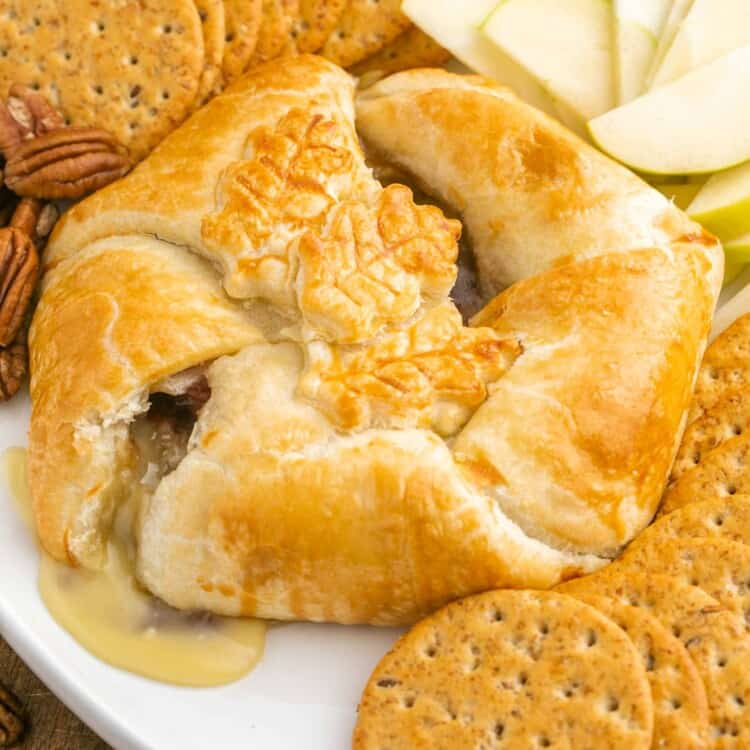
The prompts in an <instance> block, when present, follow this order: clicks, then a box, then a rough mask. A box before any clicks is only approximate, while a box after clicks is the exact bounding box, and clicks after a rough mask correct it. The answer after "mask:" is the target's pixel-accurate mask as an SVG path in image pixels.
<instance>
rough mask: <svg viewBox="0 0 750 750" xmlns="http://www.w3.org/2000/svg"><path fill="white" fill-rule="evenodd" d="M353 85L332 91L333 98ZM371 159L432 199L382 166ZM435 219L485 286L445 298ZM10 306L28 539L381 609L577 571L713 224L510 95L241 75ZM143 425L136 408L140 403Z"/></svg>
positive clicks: (615, 500) (208, 584) (718, 255)
mask: <svg viewBox="0 0 750 750" xmlns="http://www.w3.org/2000/svg"><path fill="white" fill-rule="evenodd" d="M355 112H356V115H355ZM360 137H361V138H362V139H363V142H364V143H365V145H366V147H367V149H368V152H369V153H371V154H372V158H373V159H375V160H377V161H379V162H387V163H389V164H392V165H395V166H396V167H397V168H398V169H399V170H401V171H403V173H405V174H408V175H409V176H410V179H412V180H413V181H414V182H413V184H414V185H417V186H419V187H420V189H421V190H424V191H425V192H426V193H428V194H429V195H431V196H434V198H435V200H437V201H438V202H439V204H440V205H441V206H442V207H443V209H439V208H437V207H435V206H432V205H418V204H417V203H415V201H414V198H413V194H412V192H411V190H410V189H409V188H407V187H404V186H403V185H399V184H390V185H388V186H385V187H384V186H383V185H381V183H380V182H378V181H377V180H376V179H375V177H374V176H373V172H372V170H371V169H370V167H369V166H368V163H367V162H366V161H365V158H364V155H363V151H362V149H361V147H360V142H359V138H360ZM444 211H446V212H447V213H449V214H453V215H456V216H459V217H460V218H461V220H462V221H463V228H464V231H465V234H466V235H467V236H468V238H469V240H470V242H471V243H472V245H473V252H474V255H475V257H476V263H477V266H478V271H479V279H480V286H481V292H482V297H483V300H484V303H485V305H486V306H485V307H484V308H483V309H482V310H481V311H480V312H479V313H478V314H477V315H476V316H475V317H474V318H473V320H471V323H470V324H465V323H464V322H463V320H462V316H461V313H460V312H459V309H458V308H457V306H456V304H454V302H453V301H452V299H451V292H452V289H453V288H454V285H455V282H456V276H457V256H458V240H459V235H460V233H461V230H462V227H461V224H460V223H459V221H458V220H456V219H450V218H446V214H445V213H444ZM46 260H47V271H46V275H45V278H44V284H43V292H42V296H41V301H40V303H39V306H38V308H37V311H36V314H35V317H34V321H33V327H32V332H31V353H32V383H31V391H32V401H33V415H32V423H31V436H30V478H31V490H32V495H33V502H34V510H35V514H36V520H37V524H38V529H39V534H40V537H41V540H42V542H43V544H44V546H45V548H46V549H47V550H48V551H49V552H50V553H51V554H52V555H54V556H55V557H56V558H58V559H60V560H63V561H67V562H68V563H70V564H72V565H79V566H86V567H92V568H95V567H97V566H100V565H102V564H103V562H104V559H105V556H106V542H107V538H108V534H109V532H110V526H111V523H112V518H113V514H114V513H115V510H116V508H117V507H118V505H119V504H120V503H122V502H123V501H124V500H125V499H127V498H128V497H131V496H133V495H134V494H135V493H136V492H137V493H140V494H139V497H140V499H139V503H140V507H139V512H138V521H137V524H136V528H135V529H134V534H135V538H136V544H137V571H138V577H139V579H140V580H141V582H142V583H143V585H144V586H146V587H147V588H148V589H149V590H150V591H151V592H153V593H154V594H156V595H157V596H159V597H161V598H162V599H164V600H165V601H167V602H168V603H170V604H172V605H174V606H176V607H179V608H200V609H205V610H210V611H213V612H216V613H221V614H229V615H254V616H260V617H267V618H276V619H304V620H328V621H335V622H341V623H377V624H394V623H408V622H411V621H413V620H415V619H416V618H418V617H419V616H421V615H423V614H424V613H426V612H428V611H430V610H433V609H434V608H436V607H437V606H438V605H440V604H442V603H444V602H446V601H448V600H451V599H454V598H456V597H460V596H464V595H466V594H470V593H473V592H477V591H482V590H485V589H489V588H493V587H521V586H523V587H547V586H551V585H553V584H555V583H557V582H558V581H560V580H561V579H565V578H568V577H572V576H575V575H579V574H582V573H585V572H587V571H592V570H594V569H596V568H597V567H600V566H601V565H603V564H605V563H606V562H607V561H608V559H610V558H611V557H613V556H615V555H617V553H618V551H619V550H620V548H621V547H622V546H623V545H624V544H626V543H627V542H628V541H629V540H630V539H631V538H632V537H633V536H634V535H635V534H637V533H638V532H639V531H640V530H641V529H642V528H643V527H644V526H645V525H646V524H647V523H648V522H649V521H650V519H651V518H652V516H653V515H654V512H655V510H656V508H657V505H658V502H659V498H660V495H661V493H662V490H663V487H664V485H665V482H666V478H667V474H668V472H669V469H670V465H671V463H672V460H673V457H674V455H675V451H676V448H677V445H678V441H679V438H680V434H681V431H682V428H683V423H684V419H685V413H686V409H687V406H688V402H689V399H690V396H691V391H692V387H693V383H694V379H695V375H696V369H697V363H698V362H699V360H700V358H701V356H702V353H703V350H704V346H705V342H706V337H707V334H708V330H709V324H710V320H711V316H712V313H713V309H714V305H715V302H716V298H717V294H718V291H719V288H720V284H721V278H722V271H723V268H722V264H723V256H722V252H721V247H720V245H719V243H718V241H717V240H715V239H714V238H713V237H711V236H710V235H708V234H706V233H705V232H704V231H703V230H702V229H701V228H700V227H699V226H697V225H696V224H694V223H692V222H691V221H690V220H689V219H688V218H686V216H685V215H684V214H683V213H681V212H680V211H679V210H677V209H676V208H675V207H674V206H673V205H672V204H671V203H670V202H669V201H667V200H666V199H665V198H664V197H663V196H662V195H661V194H659V193H658V192H656V191H655V190H652V189H651V188H650V187H648V186H647V185H646V184H645V183H643V182H642V181H641V180H640V179H638V178H637V177H635V176H634V175H632V174H631V173H630V172H628V171H627V170H625V169H624V168H621V167H620V166H618V165H616V164H615V163H613V162H612V161H610V160H609V159H607V158H606V157H604V156H603V155H601V154H600V153H598V152H597V151H595V150H594V149H592V148H590V147H589V146H588V145H586V144H585V143H583V142H582V141H580V140H579V139H577V138H576V137H575V136H574V135H572V134H571V133H569V132H568V131H567V130H565V129H564V128H563V127H561V126H560V125H558V124H557V123H556V122H554V121H552V120H550V119H549V118H547V117H546V116H545V115H543V114H541V113H539V112H537V111H536V110H534V109H532V108H530V107H528V106H527V105H525V104H524V103H522V102H521V101H519V100H518V99H517V98H516V97H515V96H514V95H513V94H512V93H510V92H509V91H508V90H506V89H504V88H501V87H498V86H495V85H493V84H492V83H490V82H488V81H486V80H484V79H481V78H477V77H460V76H457V75H453V74H450V73H447V72H443V71H439V70H420V71H411V72H407V73H402V74H397V75H395V76H392V77H390V78H388V79H385V80H383V81H381V82H380V83H378V84H376V85H375V86H374V87H372V88H370V89H368V90H366V91H365V92H363V93H361V94H360V95H359V97H358V98H357V99H356V101H355V89H354V82H353V81H352V79H351V78H350V77H349V76H348V75H347V74H346V73H345V72H344V71H342V70H340V69H339V68H337V67H335V66H334V65H332V64H330V63H328V62H326V61H324V60H323V59H320V58H316V57H312V56H302V57H296V58H287V59H284V60H283V61H281V62H274V63H271V64H269V65H266V66H263V67H260V68H258V69H257V70H255V71H254V72H253V73H252V74H250V75H248V76H247V77H245V78H244V79H242V80H240V81H238V82H237V83H236V84H235V85H233V86H232V87H231V88H229V89H228V90H227V91H226V93H224V94H222V95H221V96H219V97H217V98H216V99H214V100H213V101H212V102H211V103H210V104H208V105H207V106H206V107H205V108H204V109H203V110H201V111H200V112H198V113H196V114H195V115H194V116H193V117H192V118H191V119H190V120H189V121H188V122H187V123H186V124H185V125H184V126H182V127H181V128H180V129H179V130H178V131H176V132H175V133H174V134H172V135H171V136H170V137H169V138H168V139H167V140H166V141H164V143H163V144H162V145H161V146H160V147H159V148H158V149H157V150H156V151H155V152H154V153H153V154H152V155H151V156H150V157H149V158H148V159H147V160H146V161H144V162H143V163H142V164H141V165H140V166H139V167H138V168H137V169H136V170H135V171H134V172H133V173H132V174H130V175H129V176H128V177H126V178H125V179H123V180H120V181H119V182H117V183H115V184H113V185H111V186H110V187H108V188H106V189H104V190H101V191H100V192H98V193H97V194H95V195H94V196H92V197H91V198H89V199H88V200H86V201H84V202H82V203H80V204H78V205H77V206H75V207H74V208H73V209H72V210H71V211H69V212H68V213H67V215H66V216H65V218H64V219H63V221H62V222H61V223H60V225H59V226H58V228H57V230H56V233H55V234H54V236H53V238H52V241H51V243H50V245H49V249H48V254H47V258H46ZM144 425H145V428H144Z"/></svg>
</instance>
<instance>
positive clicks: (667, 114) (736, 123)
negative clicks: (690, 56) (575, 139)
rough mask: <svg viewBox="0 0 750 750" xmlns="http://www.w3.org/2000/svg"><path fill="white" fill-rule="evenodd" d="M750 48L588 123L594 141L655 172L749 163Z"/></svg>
mask: <svg viewBox="0 0 750 750" xmlns="http://www.w3.org/2000/svg"><path fill="white" fill-rule="evenodd" d="M749 90H750V45H746V46H744V47H741V48H740V49H737V50H734V51H732V52H730V53H729V54H727V55H724V56H723V57H721V58H719V59H718V60H716V61H715V62H712V63H709V64H708V65H704V66H703V67H701V68H698V69H697V70H694V71H693V72H691V73H688V74H687V75H686V76H683V77H682V78H678V79H677V80H676V81H674V82H673V83H668V84H667V85H666V86H662V87H660V88H658V89H654V90H653V91H650V92H649V93H647V94H645V95H644V96H641V97H639V98H638V99H635V100H633V101H632V102H629V103H628V104H625V105H623V106H622V107H618V108H617V109H615V110H612V111H611V112H607V113H606V114H604V115H602V116H601V117H597V118H596V119H594V120H592V121H591V122H590V123H589V132H590V133H591V137H592V139H593V140H594V142H595V143H596V144H597V145H598V146H599V147H600V148H601V149H602V150H603V151H606V152H607V153H608V154H610V155H611V156H613V157H614V158H615V159H618V160H619V161H621V162H623V163H624V164H627V165H628V166H629V167H632V168H633V169H636V170H637V171H639V172H649V173H651V174H705V173H709V172H718V171H719V170H722V169H728V168H729V167H733V166H735V165H737V164H741V163H742V162H744V161H748V160H749V159H750V99H748V98H747V97H746V96H745V92H747V91H749Z"/></svg>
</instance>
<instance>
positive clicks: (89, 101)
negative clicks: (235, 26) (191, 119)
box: [0, 0, 204, 161]
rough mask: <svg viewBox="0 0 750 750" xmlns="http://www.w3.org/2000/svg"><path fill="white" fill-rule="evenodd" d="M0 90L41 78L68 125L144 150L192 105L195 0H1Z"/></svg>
mask: <svg viewBox="0 0 750 750" xmlns="http://www.w3.org/2000/svg"><path fill="white" fill-rule="evenodd" d="M4 10H5V12H3V13H0V50H2V51H3V54H0V92H2V93H3V94H5V93H7V91H8V89H9V88H10V86H11V84H13V83H15V82H19V83H23V84H26V85H30V86H33V87H35V88H37V89H38V90H39V91H40V92H41V93H43V94H44V95H45V96H47V97H48V98H49V100H50V101H51V102H52V103H53V104H54V105H55V106H57V107H58V108H59V109H60V111H61V112H62V113H63V115H64V116H65V117H66V119H67V121H68V122H70V123H71V124H73V125H97V126H99V127H101V128H104V129H106V130H108V131H110V132H111V133H112V134H113V135H114V136H115V137H117V138H118V140H120V141H121V142H122V143H123V144H124V145H125V146H127V147H128V148H129V150H130V155H131V158H132V159H133V160H136V161H137V160H139V159H141V158H143V157H144V156H146V155H147V154H148V153H149V152H150V151H151V150H152V149H153V148H154V146H156V145H157V144H158V143H159V141H161V140H162V138H164V137H165V136H166V135H167V134H168V133H170V132H171V131H172V130H174V129H175V128H176V127H177V126H178V125H179V124H180V123H181V122H182V121H183V120H184V119H185V117H186V116H187V115H188V114H189V112H190V110H191V108H192V106H193V103H194V101H195V98H196V94H197V92H198V83H199V79H200V77H201V75H202V73H203V62H204V54H203V33H202V30H201V22H200V18H199V17H198V12H197V10H196V8H195V4H194V3H193V0H173V2H170V3H169V4H165V3H153V2H151V3H147V4H144V3H142V2H139V0H66V2H65V3H60V2H56V0H5V3H4Z"/></svg>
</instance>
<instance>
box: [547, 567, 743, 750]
mask: <svg viewBox="0 0 750 750" xmlns="http://www.w3.org/2000/svg"><path fill="white" fill-rule="evenodd" d="M556 590H558V591H561V592H564V593H566V594H570V595H571V596H578V595H584V596H588V595H590V594H596V595H598V596H605V597H608V598H610V599H615V600H616V601H618V602H623V603H625V604H630V605H632V606H634V607H642V608H645V609H646V610H647V611H648V612H649V614H651V615H653V616H654V617H655V618H656V619H657V620H659V622H661V624H662V625H664V627H666V628H667V629H668V630H671V631H672V633H673V634H674V635H675V636H676V637H677V638H679V639H680V641H681V642H682V644H683V645H684V646H685V648H686V649H687V652H688V654H689V655H690V658H691V659H692V660H693V663H694V664H695V667H696V669H697V670H698V674H699V675H700V677H701V680H702V681H703V686H704V687H705V689H706V697H707V699H708V721H709V739H710V741H711V745H710V747H714V748H722V749H725V748H726V749H727V750H730V749H731V750H740V749H741V748H745V747H748V746H749V745H750V670H748V669H747V664H749V663H750V661H749V660H750V637H748V634H747V631H746V630H745V628H744V626H743V623H742V621H741V619H740V618H739V617H738V616H737V614H736V613H734V612H731V611H730V610H728V609H726V608H724V607H723V606H722V605H721V604H719V602H717V601H716V599H714V598H713V597H712V596H710V595H709V594H707V593H706V592H705V591H703V590H702V589H699V588H698V587H697V586H690V585H688V584H686V583H683V582H682V581H680V580H678V579H677V578H673V577H671V576H666V575H660V574H650V573H649V574H646V573H643V572H639V571H636V570H633V569H631V568H628V569H625V568H618V566H615V565H611V566H610V567H609V568H605V569H604V570H602V571H600V572H599V573H595V574H594V575H591V576H586V577H585V578H578V579H576V580H574V581H568V582H566V583H564V584H561V585H560V586H558V587H557V589H556Z"/></svg>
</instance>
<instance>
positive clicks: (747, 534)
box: [628, 495, 750, 552]
mask: <svg viewBox="0 0 750 750" xmlns="http://www.w3.org/2000/svg"><path fill="white" fill-rule="evenodd" d="M690 537H696V538H699V539H701V538H721V539H728V540H729V541H732V542H741V543H743V544H750V495H734V496H733V497H715V498H713V499H711V500H704V501H703V502H696V503H690V504H689V505H686V506H684V507H683V508H680V509H679V510H675V511H674V512H673V513H668V514H667V515H665V516H662V517H661V518H660V519H659V520H658V521H657V522H656V523H654V524H651V526H649V527H648V528H647V529H645V530H644V531H643V532H642V533H641V534H640V535H639V536H637V537H636V538H635V539H634V540H633V541H632V542H631V544H630V546H629V547H628V552H630V551H631V550H635V549H637V548H638V547H640V546H642V545H646V544H664V543H665V542H668V541H669V540H671V539H684V538H690Z"/></svg>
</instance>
